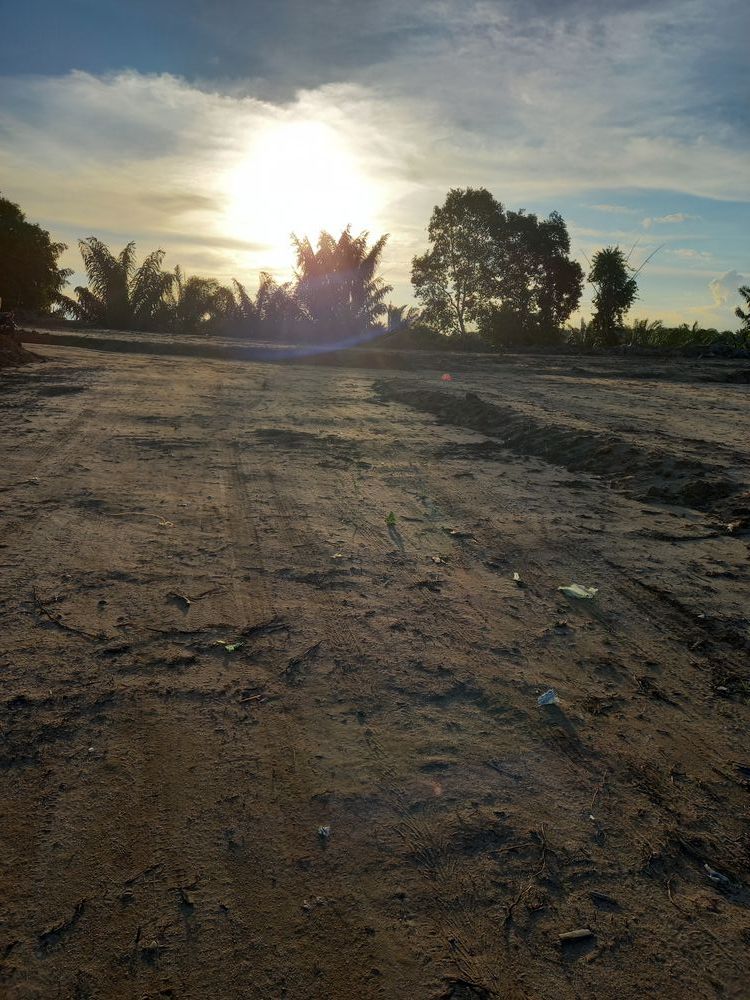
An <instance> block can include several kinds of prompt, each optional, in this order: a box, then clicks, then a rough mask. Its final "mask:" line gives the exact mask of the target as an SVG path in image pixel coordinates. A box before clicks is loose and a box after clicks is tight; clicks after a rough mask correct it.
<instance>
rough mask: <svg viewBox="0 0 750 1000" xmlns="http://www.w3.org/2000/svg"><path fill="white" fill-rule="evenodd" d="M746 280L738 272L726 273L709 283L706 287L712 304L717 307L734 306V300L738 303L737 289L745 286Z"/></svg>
mask: <svg viewBox="0 0 750 1000" xmlns="http://www.w3.org/2000/svg"><path fill="white" fill-rule="evenodd" d="M748 280H749V279H748V278H747V277H745V276H744V275H742V274H740V273H739V271H726V272H725V273H724V274H722V275H721V276H720V277H718V278H713V280H711V281H709V283H708V287H709V288H710V290H711V296H712V298H713V300H714V304H715V305H717V306H726V305H732V306H733V305H734V302H735V300H736V301H737V302H739V295H738V294H737V289H738V288H739V287H740V285H747V284H748Z"/></svg>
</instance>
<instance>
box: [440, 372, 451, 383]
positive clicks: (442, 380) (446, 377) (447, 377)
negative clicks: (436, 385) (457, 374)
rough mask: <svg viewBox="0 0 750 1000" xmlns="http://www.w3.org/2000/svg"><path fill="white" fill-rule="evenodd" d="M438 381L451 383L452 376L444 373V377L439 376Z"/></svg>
mask: <svg viewBox="0 0 750 1000" xmlns="http://www.w3.org/2000/svg"><path fill="white" fill-rule="evenodd" d="M440 381H441V382H452V381H453V376H452V375H449V374H448V372H446V373H445V375H441V376H440Z"/></svg>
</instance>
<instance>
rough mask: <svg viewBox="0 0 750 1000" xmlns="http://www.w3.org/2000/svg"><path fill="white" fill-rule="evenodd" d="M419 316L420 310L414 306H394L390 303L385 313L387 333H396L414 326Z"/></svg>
mask: <svg viewBox="0 0 750 1000" xmlns="http://www.w3.org/2000/svg"><path fill="white" fill-rule="evenodd" d="M419 315H420V313H419V309H416V308H415V307H414V306H394V304H393V303H392V302H389V303H388V306H387V308H386V313H385V330H386V333H395V332H396V331H397V330H404V329H406V328H407V327H410V326H414V324H415V323H416V322H417V321H418V319H419Z"/></svg>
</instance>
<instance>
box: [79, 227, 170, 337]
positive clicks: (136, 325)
mask: <svg viewBox="0 0 750 1000" xmlns="http://www.w3.org/2000/svg"><path fill="white" fill-rule="evenodd" d="M78 245H79V247H80V248H81V256H82V257H83V265H84V267H85V269H86V276H87V277H88V280H89V284H88V287H87V288H84V287H82V286H78V287H77V288H76V289H75V293H76V299H72V298H69V297H67V296H65V297H63V299H62V301H63V308H64V309H65V310H66V311H68V312H70V313H72V315H73V316H75V318H76V319H79V320H82V321H83V322H85V323H91V324H92V325H94V326H101V327H105V328H107V329H110V330H158V329H160V328H162V327H163V326H164V322H165V314H166V309H167V306H166V297H167V294H168V293H169V291H170V290H171V287H172V284H173V282H174V280H175V276H174V275H173V274H171V273H170V272H167V271H163V270H162V266H161V265H162V261H163V260H164V251H163V250H154V252H153V253H150V254H149V255H148V256H147V257H146V258H145V260H144V261H143V263H142V264H141V265H140V266H136V261H135V243H128V244H127V246H126V247H125V248H124V249H123V250H121V251H120V253H119V254H118V255H117V256H116V257H115V256H114V255H113V254H112V252H111V250H110V249H109V247H108V246H107V245H106V244H105V243H103V242H102V241H101V240H99V239H97V237H96V236H89V237H88V239H85V240H80V241H79V244H78Z"/></svg>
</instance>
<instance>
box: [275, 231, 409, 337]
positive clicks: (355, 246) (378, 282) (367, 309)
mask: <svg viewBox="0 0 750 1000" xmlns="http://www.w3.org/2000/svg"><path fill="white" fill-rule="evenodd" d="M368 235H369V234H368V233H360V234H359V236H352V234H351V229H350V227H349V226H347V228H346V229H345V230H344V231H343V232H342V234H341V236H340V237H339V238H338V239H335V238H334V237H333V236H331V234H330V233H327V232H325V231H324V232H322V233H321V234H320V236H319V238H318V243H317V247H316V248H313V246H312V244H311V243H310V241H309V239H306V238H305V239H298V238H297V237H296V236H293V237H292V242H293V244H294V246H295V248H296V251H297V272H296V284H295V289H294V294H295V299H296V301H297V303H298V305H299V308H300V312H301V315H302V316H303V317H304V319H305V320H306V321H307V323H308V325H309V327H310V329H311V333H312V336H313V337H314V338H315V339H322V340H337V339H340V338H342V337H348V336H355V335H357V334H360V333H364V332H366V331H367V330H369V329H371V328H372V327H373V326H375V324H376V323H377V321H378V318H379V317H380V316H382V315H383V314H384V313H385V312H386V306H385V303H384V299H385V298H386V296H387V295H388V293H389V292H390V291H391V286H390V285H387V284H385V282H384V281H383V280H382V278H380V277H379V276H378V273H377V271H378V267H379V265H380V260H381V257H382V255H383V250H384V249H385V245H386V242H387V240H388V236H387V235H386V236H381V237H380V239H379V240H376V242H375V243H373V245H372V246H371V247H368V245H367V239H368Z"/></svg>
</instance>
